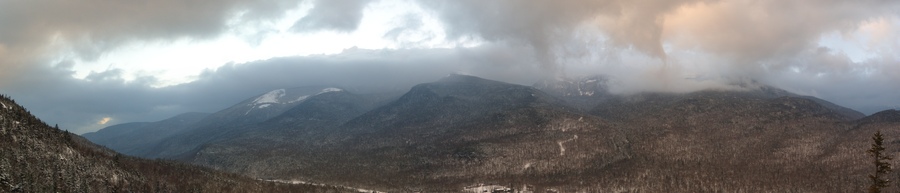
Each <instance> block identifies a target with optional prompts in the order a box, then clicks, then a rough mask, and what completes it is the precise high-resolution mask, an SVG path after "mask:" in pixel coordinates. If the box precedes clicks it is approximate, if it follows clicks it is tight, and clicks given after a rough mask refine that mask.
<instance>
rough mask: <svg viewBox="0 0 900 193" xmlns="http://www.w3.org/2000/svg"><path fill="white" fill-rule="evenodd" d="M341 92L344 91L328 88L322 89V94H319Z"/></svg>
mask: <svg viewBox="0 0 900 193" xmlns="http://www.w3.org/2000/svg"><path fill="white" fill-rule="evenodd" d="M340 91H343V90H341V89H339V88H326V89H322V92H319V94H323V93H328V92H340ZM317 95H318V94H317Z"/></svg>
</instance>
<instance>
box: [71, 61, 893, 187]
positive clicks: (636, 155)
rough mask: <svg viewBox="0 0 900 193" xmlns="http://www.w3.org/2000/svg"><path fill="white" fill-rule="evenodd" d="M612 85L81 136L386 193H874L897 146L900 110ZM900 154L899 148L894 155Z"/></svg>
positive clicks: (485, 86)
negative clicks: (877, 176) (878, 139)
mask: <svg viewBox="0 0 900 193" xmlns="http://www.w3.org/2000/svg"><path fill="white" fill-rule="evenodd" d="M607 83H608V81H607V79H605V78H604V77H602V76H592V77H586V78H580V79H573V80H568V79H551V80H545V81H541V82H538V83H536V84H534V85H532V86H524V85H517V84H510V83H504V82H499V81H493V80H487V79H483V78H479V77H474V76H467V75H450V76H447V77H444V78H442V79H440V80H437V81H435V82H430V83H423V84H419V85H416V86H414V87H412V88H411V89H410V90H409V91H408V92H405V93H376V94H372V93H354V92H350V91H347V90H343V89H338V88H333V87H307V88H297V89H278V90H274V91H271V92H268V93H265V94H262V95H259V96H257V97H253V98H250V99H247V100H245V101H243V102H241V103H238V104H236V105H234V106H232V107H230V108H227V109H225V110H222V111H219V112H215V113H212V114H201V113H190V114H183V115H179V116H175V117H173V118H171V119H167V120H162V121H159V122H151V123H128V124H122V125H116V126H111V127H108V128H105V129H102V130H100V131H98V132H95V133H88V134H85V135H83V136H84V137H85V138H87V139H89V140H91V141H93V142H95V143H98V144H100V145H103V146H106V147H109V148H111V149H113V150H116V151H120V152H123V153H126V154H129V155H134V156H139V157H145V158H165V159H173V160H178V161H181V162H186V163H190V164H195V165H201V166H205V167H209V168H213V169H217V170H224V171H228V172H235V173H239V174H243V175H247V176H250V177H254V178H262V179H279V180H294V181H303V182H310V183H323V184H330V185H341V186H351V187H360V188H365V189H372V190H381V191H389V192H415V191H426V192H446V191H460V190H464V189H465V188H467V187H468V188H472V187H478V186H479V185H485V184H487V185H490V186H491V187H505V188H510V189H512V190H518V191H535V192H553V191H561V192H574V191H583V192H614V191H643V192H712V191H723V192H773V191H774V192H782V191H797V192H852V191H860V190H863V189H865V187H866V184H867V178H866V175H867V174H868V173H869V172H870V171H869V168H870V167H869V166H868V163H869V161H868V159H867V158H868V157H867V156H866V154H865V151H866V149H868V144H869V143H870V141H869V137H870V136H871V135H872V133H874V132H875V131H879V130H880V131H882V132H883V133H885V135H886V139H887V141H888V142H889V144H896V142H898V141H900V112H898V111H895V110H887V111H883V112H879V113H876V114H873V115H870V116H865V115H864V114H862V113H859V112H856V111H854V110H852V109H849V108H844V107H841V106H839V105H836V104H833V103H830V102H828V101H825V100H822V99H818V98H815V97H809V96H801V95H797V94H793V93H790V92H787V91H784V90H781V89H778V88H774V87H770V86H766V85H761V84H758V83H753V82H751V83H745V84H738V85H735V86H734V87H733V88H730V89H718V90H703V91H697V92H691V93H654V92H645V93H636V94H628V95H621V94H613V93H611V92H609V90H608V85H607ZM157 133H158V135H154V134H157ZM148 136H152V137H148ZM129 142H130V143H129ZM898 150H900V149H898V147H894V146H889V148H888V154H889V155H893V156H894V157H897V156H898V155H900V154H898V152H900V151H898ZM892 163H893V164H894V165H896V164H898V163H897V162H896V161H895V162H892ZM895 174H896V173H895ZM898 181H900V180H898ZM898 185H900V184H898Z"/></svg>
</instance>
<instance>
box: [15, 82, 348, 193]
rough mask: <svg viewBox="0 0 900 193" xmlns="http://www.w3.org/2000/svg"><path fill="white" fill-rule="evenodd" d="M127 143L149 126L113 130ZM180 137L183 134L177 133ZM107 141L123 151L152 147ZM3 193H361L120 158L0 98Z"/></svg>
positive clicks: (176, 121)
mask: <svg viewBox="0 0 900 193" xmlns="http://www.w3.org/2000/svg"><path fill="white" fill-rule="evenodd" d="M196 116H202V114H187V115H182V116H176V117H175V118H173V119H170V120H169V121H168V122H164V123H160V124H159V125H179V124H180V123H179V122H181V121H190V120H194V119H196V118H197V117H196ZM109 129H110V131H107V132H109V134H112V135H116V136H120V137H121V138H133V139H137V138H141V137H139V136H134V135H132V134H131V133H133V132H146V131H143V130H145V129H153V130H161V131H160V132H161V133H172V132H176V131H171V129H179V128H168V127H154V126H152V124H147V123H134V124H124V125H120V126H118V127H113V128H109ZM176 133H177V132H176ZM156 138H158V137H152V138H151V139H148V140H144V141H136V142H137V143H136V144H138V145H132V144H128V143H125V142H123V141H115V140H113V141H107V142H109V143H113V144H122V145H123V146H129V147H134V146H139V145H140V144H147V141H152V140H154V139H156ZM0 192H360V191H359V190H356V189H349V188H344V187H336V186H325V185H312V184H290V183H279V182H271V181H263V180H259V179H253V178H249V177H246V176H244V175H238V174H233V173H227V172H222V171H216V170H212V169H209V168H204V167H199V166H192V165H188V164H184V163H179V162H174V161H165V160H147V159H141V158H136V157H131V156H127V155H122V154H119V153H117V152H115V151H112V150H110V149H107V148H104V147H102V146H99V145H97V144H94V143H92V142H90V141H88V140H87V139H85V138H82V137H81V136H78V135H75V134H72V133H69V132H67V131H64V130H61V129H60V128H57V127H51V126H49V125H47V124H46V123H44V122H43V121H41V120H40V119H38V118H37V117H35V116H34V115H32V114H31V113H29V112H28V110H26V109H25V108H24V107H22V106H19V105H18V104H16V102H15V101H13V100H12V99H10V98H8V97H6V96H2V95H0Z"/></svg>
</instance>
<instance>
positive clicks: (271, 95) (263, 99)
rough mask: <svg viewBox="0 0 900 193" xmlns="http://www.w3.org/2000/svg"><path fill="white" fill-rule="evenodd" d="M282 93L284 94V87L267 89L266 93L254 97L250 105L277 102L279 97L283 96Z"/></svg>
mask: <svg viewBox="0 0 900 193" xmlns="http://www.w3.org/2000/svg"><path fill="white" fill-rule="evenodd" d="M284 95H285V91H284V89H278V90H273V91H269V92H268V93H266V94H264V95H262V96H260V97H258V98H256V100H253V104H252V105H258V104H266V103H279V102H278V99H279V98H281V97H284Z"/></svg>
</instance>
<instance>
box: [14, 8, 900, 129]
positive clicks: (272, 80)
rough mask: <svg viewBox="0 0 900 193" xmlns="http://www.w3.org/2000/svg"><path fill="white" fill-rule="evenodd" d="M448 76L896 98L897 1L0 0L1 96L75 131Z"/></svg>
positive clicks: (619, 88)
mask: <svg viewBox="0 0 900 193" xmlns="http://www.w3.org/2000/svg"><path fill="white" fill-rule="evenodd" d="M450 73H462V74H470V75H475V76H480V77H483V78H488V79H494V80H500V81H506V82H510V83H516V84H523V85H531V84H533V83H534V82H537V81H539V80H542V79H547V78H557V77H567V78H575V77H579V76H588V75H596V74H600V75H605V76H607V77H609V78H610V79H611V81H610V84H611V85H610V89H611V90H612V91H613V92H615V93H620V94H633V93H640V92H676V93H677V92H691V91H697V90H703V89H723V88H724V89H727V88H729V87H732V85H735V84H736V83H742V82H758V83H761V84H767V85H771V86H775V87H779V88H782V89H785V90H788V91H791V92H794V93H797V94H802V95H809V96H815V97H819V98H822V99H826V100H829V101H831V102H834V103H836V104H838V105H842V106H846V107H849V108H853V109H856V110H858V111H861V112H863V113H866V114H871V113H875V112H878V111H881V110H885V109H891V108H900V84H898V82H900V1H892V0H793V1H781V0H720V1H717V0H566V1H545V0H492V1H483V0H453V1H444V0H255V1H249V0H217V1H207V0H200V1H186V0H154V1H149V0H131V1H101V0H71V1H62V0H32V1H20V0H0V94H4V95H8V96H11V97H12V98H14V99H15V100H16V101H17V102H19V103H20V104H22V105H24V106H25V107H26V108H28V109H29V110H30V111H31V112H32V113H34V114H36V115H37V116H38V117H40V118H42V119H43V120H44V121H46V122H48V123H50V124H59V126H60V128H62V129H66V130H69V131H71V132H74V133H78V134H81V133H86V132H92V131H96V130H98V129H101V128H103V127H106V126H110V125H113V124H119V123H126V122H135V121H157V120H162V119H165V118H168V117H172V116H174V115H177V114H180V113H185V112H215V111H218V110H221V109H223V108H226V107H228V106H230V105H233V104H236V103H238V102H240V101H242V100H244V99H247V98H249V97H253V96H256V95H259V94H262V93H265V92H267V91H269V90H273V89H279V88H291V87H301V86H310V85H328V86H339V87H342V88H347V89H349V90H354V91H357V92H379V91H403V90H405V89H408V88H409V87H411V86H413V85H415V84H418V83H424V82H431V81H434V80H437V79H439V78H440V77H443V76H446V75H447V74H450Z"/></svg>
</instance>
